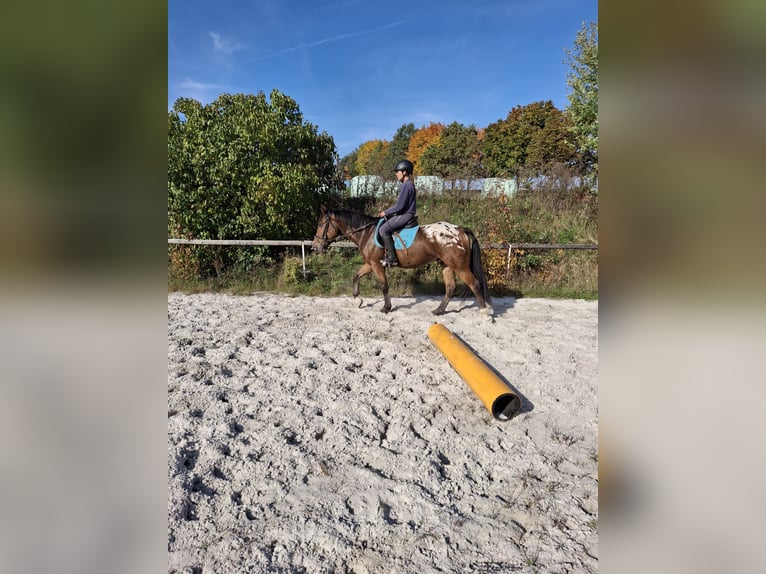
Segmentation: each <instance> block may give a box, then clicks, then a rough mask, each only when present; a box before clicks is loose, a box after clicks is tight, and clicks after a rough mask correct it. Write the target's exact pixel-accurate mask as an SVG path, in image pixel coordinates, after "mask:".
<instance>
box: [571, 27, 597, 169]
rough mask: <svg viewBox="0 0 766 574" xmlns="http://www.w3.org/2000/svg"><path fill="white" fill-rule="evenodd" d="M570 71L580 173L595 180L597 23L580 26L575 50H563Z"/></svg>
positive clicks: (573, 130)
mask: <svg viewBox="0 0 766 574" xmlns="http://www.w3.org/2000/svg"><path fill="white" fill-rule="evenodd" d="M564 51H565V53H566V55H567V59H566V61H565V63H567V64H569V65H570V66H571V68H572V71H571V72H570V73H569V74H568V75H567V85H568V86H569V87H570V88H571V92H570V93H569V95H568V96H567V98H568V99H569V108H568V109H567V114H568V116H569V119H570V124H571V127H570V129H571V131H572V133H573V134H574V138H575V144H576V146H577V152H578V154H579V159H580V162H581V165H582V167H583V170H584V171H585V172H586V173H589V174H591V175H592V176H593V177H595V178H597V177H598V22H591V23H589V24H587V25H586V24H583V26H582V28H581V29H580V31H579V32H578V33H577V37H576V38H575V42H574V49H568V48H567V49H565V50H564Z"/></svg>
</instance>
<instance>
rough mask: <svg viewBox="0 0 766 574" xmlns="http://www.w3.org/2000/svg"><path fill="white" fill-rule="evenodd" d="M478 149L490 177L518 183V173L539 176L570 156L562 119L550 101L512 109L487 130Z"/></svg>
mask: <svg viewBox="0 0 766 574" xmlns="http://www.w3.org/2000/svg"><path fill="white" fill-rule="evenodd" d="M481 147H482V152H483V157H484V166H485V168H486V171H487V175H489V176H490V177H515V178H517V179H518V178H519V176H520V175H521V173H522V172H525V171H526V172H537V173H539V172H540V171H541V169H542V168H543V167H544V166H545V165H548V164H551V163H557V162H559V163H568V162H571V161H572V159H573V156H574V147H573V145H572V136H571V134H570V132H569V129H568V124H567V119H566V116H565V115H564V113H563V112H562V111H561V110H559V109H557V108H556V107H555V106H554V105H553V102H551V101H550V100H549V101H545V102H543V101H540V102H534V103H531V104H528V105H526V106H516V107H514V108H513V109H512V110H511V111H510V112H508V116H507V117H506V118H505V119H504V120H498V121H497V122H494V123H492V124H490V125H489V126H487V129H486V131H485V133H484V137H483V138H482V145H481Z"/></svg>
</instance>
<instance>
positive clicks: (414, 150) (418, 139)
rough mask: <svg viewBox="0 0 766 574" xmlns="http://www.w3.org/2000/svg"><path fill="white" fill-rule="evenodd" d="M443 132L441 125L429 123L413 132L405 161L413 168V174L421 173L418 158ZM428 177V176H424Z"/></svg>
mask: <svg viewBox="0 0 766 574" xmlns="http://www.w3.org/2000/svg"><path fill="white" fill-rule="evenodd" d="M443 130H444V125H443V124H437V123H433V122H431V123H430V124H428V125H427V126H424V127H422V128H419V129H417V130H415V132H414V133H413V134H412V137H410V145H409V147H408V148H407V159H409V160H410V161H411V162H412V163H413V164H414V166H415V173H422V171H421V169H420V156H421V155H423V152H424V151H426V149H428V148H429V147H430V146H432V145H434V144H436V143H437V142H438V141H439V137H441V133H442V131H443ZM424 175H429V174H424Z"/></svg>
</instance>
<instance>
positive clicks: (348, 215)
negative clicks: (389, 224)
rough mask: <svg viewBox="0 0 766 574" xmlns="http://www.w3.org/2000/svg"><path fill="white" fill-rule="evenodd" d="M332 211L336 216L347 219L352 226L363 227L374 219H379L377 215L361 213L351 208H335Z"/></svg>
mask: <svg viewBox="0 0 766 574" xmlns="http://www.w3.org/2000/svg"><path fill="white" fill-rule="evenodd" d="M331 211H332V213H333V214H334V215H335V217H337V218H338V219H342V220H343V221H346V222H347V223H348V224H349V225H350V226H351V227H354V228H356V227H363V226H365V225H368V224H370V223H372V222H373V221H377V218H376V217H372V216H371V215H367V214H366V213H361V212H359V211H353V210H351V209H333V210H331Z"/></svg>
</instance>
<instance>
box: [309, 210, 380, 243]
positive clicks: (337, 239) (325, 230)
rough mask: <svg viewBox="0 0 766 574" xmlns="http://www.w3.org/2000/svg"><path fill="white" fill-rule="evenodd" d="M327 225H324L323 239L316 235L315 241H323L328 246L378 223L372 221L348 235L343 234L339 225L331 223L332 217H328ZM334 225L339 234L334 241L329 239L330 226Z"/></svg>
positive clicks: (348, 232) (347, 233)
mask: <svg viewBox="0 0 766 574" xmlns="http://www.w3.org/2000/svg"><path fill="white" fill-rule="evenodd" d="M326 217H327V223H325V224H324V231H322V237H319V236H318V235H314V238H315V239H321V240H322V241H326V242H327V244H328V245H329V244H331V243H334V242H335V241H339V240H341V239H343V238H344V237H350V236H352V235H354V234H355V233H358V232H359V231H363V230H365V229H367V228H368V227H372V226H373V225H377V223H378V221H377V220H375V221H371V222H370V223H367V224H365V225H362V226H361V227H357V228H356V229H352V230H351V231H347V232H346V233H341V231H340V229H339V228H338V226H337V225H335V223H334V222H332V221H331V219H330V216H329V215H327V216H326ZM331 223H332V228H333V229H334V230H335V232H336V233H337V234H338V235H336V236H335V237H333V238H332V239H327V230H328V229H329V228H330V224H331Z"/></svg>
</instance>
